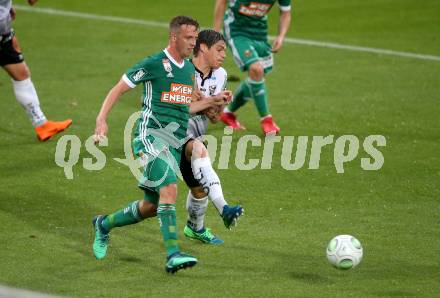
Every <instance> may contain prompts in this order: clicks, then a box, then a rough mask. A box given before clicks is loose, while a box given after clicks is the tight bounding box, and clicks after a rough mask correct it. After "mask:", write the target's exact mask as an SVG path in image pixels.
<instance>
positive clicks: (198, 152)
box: [192, 140, 208, 158]
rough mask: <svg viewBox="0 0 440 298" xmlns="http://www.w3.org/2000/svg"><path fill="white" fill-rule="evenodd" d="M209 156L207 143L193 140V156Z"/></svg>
mask: <svg viewBox="0 0 440 298" xmlns="http://www.w3.org/2000/svg"><path fill="white" fill-rule="evenodd" d="M207 156H208V150H207V149H206V147H205V145H203V143H202V142H200V141H197V140H195V141H193V142H192V157H193V158H201V157H207Z"/></svg>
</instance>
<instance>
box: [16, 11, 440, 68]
mask: <svg viewBox="0 0 440 298" xmlns="http://www.w3.org/2000/svg"><path fill="white" fill-rule="evenodd" d="M14 7H15V8H17V9H18V10H23V11H28V12H35V13H44V14H50V15H57V16H65V17H74V18H83V19H88V20H99V21H108V22H115V23H123V24H136V25H142V26H147V27H160V28H168V24H167V23H163V22H156V21H146V20H138V19H131V18H122V17H114V16H104V15H96V14H90V13H82V12H74V11H65V10H58V9H52V8H41V7H30V6H25V5H15V6H14ZM270 38H271V39H272V38H274V37H273V36H270ZM285 43H290V44H297V45H306V46H315V47H322V48H331V49H340V50H347V51H355V52H366V53H374V54H379V55H389V56H398V57H405V58H414V59H419V60H431V61H440V56H434V55H424V54H418V53H409V52H400V51H393V50H387V49H379V48H369V47H361V46H352V45H344V44H338V43H331V42H322V41H315V40H307V39H298V38H290V37H287V38H286V39H285Z"/></svg>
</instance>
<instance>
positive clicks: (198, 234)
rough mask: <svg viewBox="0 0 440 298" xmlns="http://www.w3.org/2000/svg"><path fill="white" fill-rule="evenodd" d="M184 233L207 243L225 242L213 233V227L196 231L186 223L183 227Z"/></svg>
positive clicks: (217, 243)
mask: <svg viewBox="0 0 440 298" xmlns="http://www.w3.org/2000/svg"><path fill="white" fill-rule="evenodd" d="M183 234H184V235H185V236H186V237H188V238H190V239H196V240H199V241H201V242H203V243H207V244H214V245H219V244H223V243H224V241H223V240H221V239H220V238H218V237H217V236H215V235H214V234H212V233H211V229H205V228H204V229H202V230H200V231H194V230H193V229H191V227H189V226H188V225H186V226H185V228H184V229H183Z"/></svg>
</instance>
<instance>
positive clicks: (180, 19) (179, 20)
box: [170, 16, 199, 32]
mask: <svg viewBox="0 0 440 298" xmlns="http://www.w3.org/2000/svg"><path fill="white" fill-rule="evenodd" d="M182 25H189V26H194V27H196V29H199V23H198V22H197V21H196V20H194V19H193V18H191V17H187V16H177V17H174V18H173V19H172V20H171V22H170V32H171V31H177V30H179V29H180V26H182Z"/></svg>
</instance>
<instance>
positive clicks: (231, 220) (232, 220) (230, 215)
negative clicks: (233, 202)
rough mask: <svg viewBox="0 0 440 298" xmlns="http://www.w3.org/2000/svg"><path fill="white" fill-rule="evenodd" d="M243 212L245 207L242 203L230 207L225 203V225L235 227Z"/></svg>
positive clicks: (223, 214) (223, 216) (229, 227)
mask: <svg viewBox="0 0 440 298" xmlns="http://www.w3.org/2000/svg"><path fill="white" fill-rule="evenodd" d="M243 213H244V209H243V208H242V207H241V206H240V205H237V206H233V207H229V206H228V205H225V206H224V207H223V212H222V218H223V223H224V224H225V227H226V228H228V229H231V228H232V227H235V226H236V225H237V220H238V218H239V217H240V216H242V215H243Z"/></svg>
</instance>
